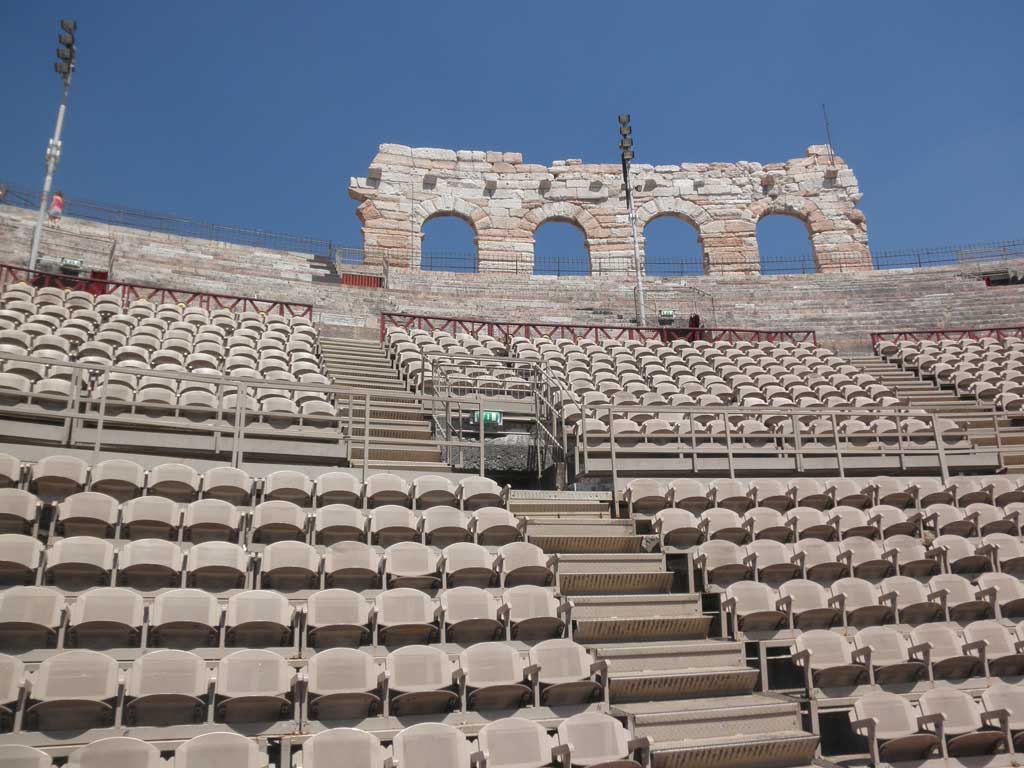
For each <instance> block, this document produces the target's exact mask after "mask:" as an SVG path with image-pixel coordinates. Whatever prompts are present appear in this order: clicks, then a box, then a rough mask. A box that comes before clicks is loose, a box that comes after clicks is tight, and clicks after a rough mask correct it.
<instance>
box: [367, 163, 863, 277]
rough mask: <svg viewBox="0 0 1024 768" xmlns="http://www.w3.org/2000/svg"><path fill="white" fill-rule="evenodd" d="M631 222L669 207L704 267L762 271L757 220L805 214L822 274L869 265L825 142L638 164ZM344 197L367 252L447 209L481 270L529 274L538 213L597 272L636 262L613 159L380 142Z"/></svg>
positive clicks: (389, 246)
mask: <svg viewBox="0 0 1024 768" xmlns="http://www.w3.org/2000/svg"><path fill="white" fill-rule="evenodd" d="M631 181H632V183H633V185H634V187H635V190H634V199H635V203H636V206H637V216H638V227H639V228H640V229H641V230H642V228H643V226H644V225H645V224H646V223H647V222H648V221H650V220H651V219H653V218H656V217H657V216H661V215H674V216H677V217H679V218H682V219H684V220H686V221H689V222H690V223H692V224H693V225H694V226H696V227H697V229H698V232H699V234H700V241H701V245H702V247H703V249H704V260H705V269H706V272H707V273H708V274H756V273H757V272H759V270H760V259H759V256H758V250H757V221H758V219H759V218H760V217H762V216H765V215H768V214H770V213H785V214H787V215H792V216H798V217H800V218H802V219H803V220H804V221H805V222H806V224H807V226H808V231H809V233H810V237H811V241H812V244H813V248H814V252H815V258H816V260H817V263H818V268H819V269H820V270H821V271H823V272H826V271H827V272H836V271H851V270H868V269H871V255H870V252H869V251H868V236H867V224H866V222H865V220H864V214H863V213H862V212H861V211H860V210H859V209H857V207H856V206H857V203H858V202H859V201H860V198H861V194H860V189H859V187H858V185H857V179H856V177H855V176H854V174H853V171H851V170H850V169H849V167H848V166H847V165H846V163H845V162H843V160H842V159H840V158H838V157H836V156H835V155H833V154H832V153H831V152H830V151H829V148H828V147H826V146H813V147H810V148H809V149H808V150H807V154H806V156H805V157H801V158H796V159H793V160H788V161H786V162H784V163H770V164H761V163H751V162H738V163H682V164H678V165H658V166H652V165H634V166H633V175H632V179H631ZM349 194H350V195H351V196H352V197H353V198H354V199H356V200H358V201H359V202H360V205H359V208H358V214H359V217H360V220H361V221H362V223H363V241H364V246H365V249H366V254H367V260H368V261H369V262H371V263H373V262H374V261H380V260H381V258H382V254H383V255H386V254H389V253H392V252H398V253H405V254H410V253H411V254H414V258H413V259H412V260H411V263H413V264H418V257H419V253H420V250H419V248H420V243H419V240H420V238H419V237H418V236H417V233H419V232H420V231H421V227H422V225H423V223H424V222H425V221H426V220H428V218H430V217H432V216H435V215H441V214H442V213H449V214H452V215H458V216H461V217H462V218H465V219H466V220H467V221H471V222H472V224H473V226H474V229H475V230H476V233H477V251H478V254H479V266H480V270H481V271H486V270H489V269H494V270H502V271H507V270H511V269H514V270H516V271H518V272H520V273H525V274H531V273H532V271H533V234H534V231H535V230H536V228H537V226H539V225H540V224H541V222H543V221H547V220H551V219H556V220H563V221H571V222H573V223H575V224H576V225H577V226H579V227H580V228H581V229H582V230H583V231H584V235H585V238H586V243H587V249H588V251H589V253H590V261H591V268H592V270H593V271H594V273H607V272H615V271H624V270H627V269H629V268H630V265H631V264H632V258H633V256H632V254H633V249H632V239H631V232H630V226H629V218H628V216H627V215H626V205H625V192H624V189H623V185H622V177H621V169H620V167H619V165H618V164H616V163H605V164H600V163H596V164H584V163H583V162H582V161H580V160H556V161H554V162H553V163H552V164H551V165H550V166H545V165H534V164H529V163H524V162H523V158H522V155H520V154H519V153H517V152H483V151H478V150H459V151H457V152H456V151H454V150H449V149H426V148H412V147H406V146H402V145H399V144H382V145H381V146H380V149H379V151H378V153H377V155H376V156H375V157H374V159H373V162H372V163H371V165H370V169H369V172H368V173H367V175H366V177H361V178H353V179H351V180H350V183H349Z"/></svg>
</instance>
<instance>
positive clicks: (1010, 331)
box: [871, 325, 1024, 349]
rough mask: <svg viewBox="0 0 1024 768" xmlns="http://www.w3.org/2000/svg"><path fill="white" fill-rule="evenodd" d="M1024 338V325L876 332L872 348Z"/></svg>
mask: <svg viewBox="0 0 1024 768" xmlns="http://www.w3.org/2000/svg"><path fill="white" fill-rule="evenodd" d="M1020 338H1024V325H1008V326H1003V327H1000V328H930V329H927V330H922V331H874V332H872V334H871V347H872V349H874V347H875V345H876V344H878V342H880V341H939V340H940V339H953V340H954V341H959V340H962V339H1000V340H1001V339H1020Z"/></svg>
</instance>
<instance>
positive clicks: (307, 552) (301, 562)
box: [260, 541, 320, 573]
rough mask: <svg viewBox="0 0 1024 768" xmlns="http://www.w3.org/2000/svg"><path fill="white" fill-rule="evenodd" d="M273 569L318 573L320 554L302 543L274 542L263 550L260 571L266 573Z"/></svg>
mask: <svg viewBox="0 0 1024 768" xmlns="http://www.w3.org/2000/svg"><path fill="white" fill-rule="evenodd" d="M275 568H303V569H305V570H307V571H309V572H311V573H318V572H319V571H320V553H319V552H317V550H316V549H315V548H314V547H311V546H310V545H309V544H306V543H305V542H302V541H275V542H274V543H273V544H268V545H267V546H266V548H264V550H263V554H262V556H261V561H260V569H261V570H262V571H263V572H264V573H268V572H269V571H272V570H274V569H275Z"/></svg>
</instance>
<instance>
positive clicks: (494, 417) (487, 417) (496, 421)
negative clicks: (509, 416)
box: [473, 411, 502, 426]
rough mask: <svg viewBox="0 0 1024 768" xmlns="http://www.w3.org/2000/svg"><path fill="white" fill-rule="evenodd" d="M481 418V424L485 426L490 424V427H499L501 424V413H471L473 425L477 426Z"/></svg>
mask: <svg viewBox="0 0 1024 768" xmlns="http://www.w3.org/2000/svg"><path fill="white" fill-rule="evenodd" d="M481 413H483V416H482V417H481V415H480V414H481ZM481 418H483V422H484V425H485V426H486V425H488V424H492V425H495V426H500V425H501V423H502V413H501V411H473V423H474V424H479V423H480V420H481Z"/></svg>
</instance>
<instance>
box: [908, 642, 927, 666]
mask: <svg viewBox="0 0 1024 768" xmlns="http://www.w3.org/2000/svg"><path fill="white" fill-rule="evenodd" d="M918 655H920V656H921V657H922V658H923V660H924V663H925V664H928V663H930V662H931V658H932V644H931V643H927V642H925V643H918V644H917V645H912V646H910V647H909V648H908V649H907V656H908V657H910V658H913V657H915V656H918Z"/></svg>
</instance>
